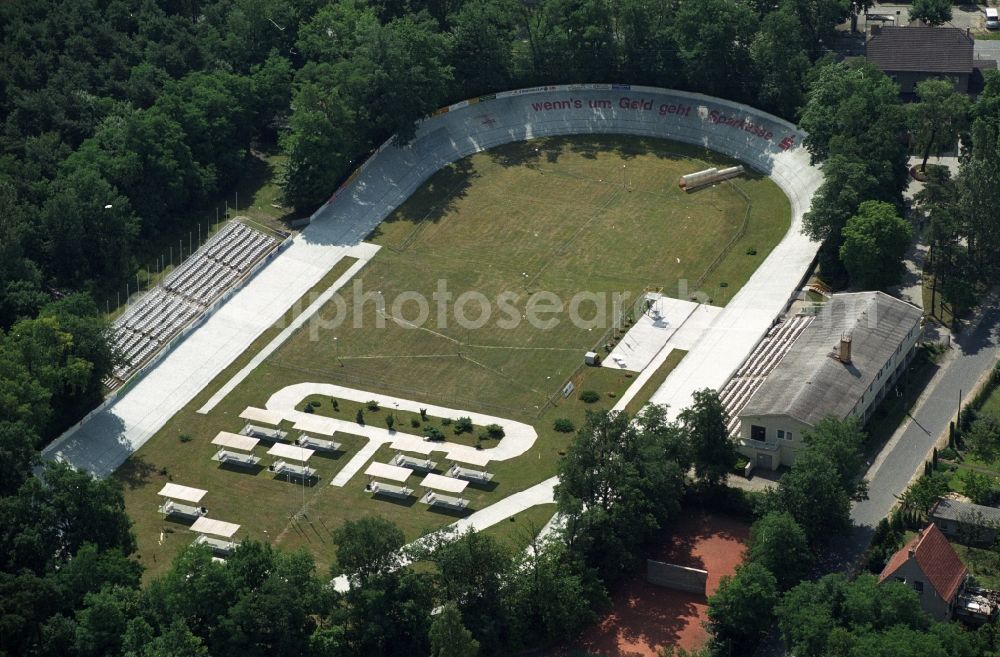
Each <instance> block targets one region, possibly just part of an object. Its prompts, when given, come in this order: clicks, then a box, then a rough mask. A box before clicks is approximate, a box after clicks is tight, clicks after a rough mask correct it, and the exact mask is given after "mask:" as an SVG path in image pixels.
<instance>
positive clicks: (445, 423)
mask: <svg viewBox="0 0 1000 657" xmlns="http://www.w3.org/2000/svg"><path fill="white" fill-rule="evenodd" d="M421 417H423V418H424V419H425V420H426V419H427V416H426V415H423V414H421ZM441 424H442V425H443V426H448V425H449V424H451V418H450V417H445V418H441Z"/></svg>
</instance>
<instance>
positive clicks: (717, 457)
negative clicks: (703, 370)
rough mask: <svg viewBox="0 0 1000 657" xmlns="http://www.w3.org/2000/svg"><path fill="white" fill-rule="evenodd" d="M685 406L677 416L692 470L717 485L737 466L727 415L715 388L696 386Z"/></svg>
mask: <svg viewBox="0 0 1000 657" xmlns="http://www.w3.org/2000/svg"><path fill="white" fill-rule="evenodd" d="M693 397H694V399H693V402H692V404H691V406H689V407H688V408H685V409H684V410H683V411H681V413H680V415H679V416H678V417H679V419H680V422H681V425H682V426H683V427H684V429H685V431H687V434H688V438H689V440H690V441H691V449H692V455H693V457H694V470H695V474H697V475H698V478H699V479H701V480H702V481H704V482H706V483H708V484H710V485H713V486H717V485H719V484H721V483H722V482H723V481H724V480H725V478H726V476H727V475H728V474H729V473H730V472H731V471H732V469H733V468H735V467H736V460H737V458H738V454H737V452H736V443H735V442H734V441H733V439H732V438H730V436H729V427H728V424H729V416H728V415H727V414H726V409H725V407H724V406H723V405H722V400H721V399H720V398H719V393H718V392H716V391H715V390H711V389H708V388H706V389H704V390H697V391H695V393H694V396H693Z"/></svg>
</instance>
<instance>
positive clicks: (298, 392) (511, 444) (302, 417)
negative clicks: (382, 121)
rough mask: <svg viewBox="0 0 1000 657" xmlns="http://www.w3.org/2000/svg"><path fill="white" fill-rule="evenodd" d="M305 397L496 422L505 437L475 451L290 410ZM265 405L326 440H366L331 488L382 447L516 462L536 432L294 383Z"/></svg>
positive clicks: (415, 404) (403, 402) (347, 390)
mask: <svg viewBox="0 0 1000 657" xmlns="http://www.w3.org/2000/svg"><path fill="white" fill-rule="evenodd" d="M310 395H322V396H324V397H335V398H337V399H347V400H350V401H355V402H360V403H364V402H367V401H371V400H375V401H377V402H378V403H379V405H380V406H381V407H382V408H384V409H386V410H387V411H391V410H392V409H394V408H395V409H399V410H403V411H409V412H411V413H419V412H420V411H421V409H423V410H426V411H427V414H428V415H430V416H431V417H439V418H458V417H462V416H467V417H469V418H470V419H471V420H472V423H473V424H477V425H479V426H481V427H485V426H487V425H489V424H499V425H500V426H501V427H503V430H504V437H503V438H501V439H500V441H499V442H498V443H497V444H496V445H495V446H494V447H490V448H485V449H476V448H475V447H472V446H469V445H457V444H455V443H450V442H447V441H440V442H437V441H429V440H427V439H425V438H424V437H423V436H417V435H414V434H410V433H406V432H403V431H397V430H392V431H390V430H389V429H388V428H386V427H378V426H372V425H370V424H365V425H360V424H358V423H357V422H352V421H349V420H341V419H338V418H333V417H327V416H319V415H316V414H314V413H304V412H302V411H297V410H295V407H296V405H298V404H299V403H301V402H302V400H303V399H305V398H306V397H308V396H310ZM266 406H267V410H269V411H276V412H278V413H280V414H281V415H282V417H283V418H285V419H286V420H291V421H293V422H295V426H296V428H297V429H302V430H311V431H314V432H316V433H321V434H324V435H327V436H332V435H334V433H335V432H337V431H343V432H344V433H350V434H356V435H361V436H364V437H365V438H367V439H368V441H369V442H368V444H367V445H365V447H364V448H363V449H362V450H361V451H360V452H358V453H357V454H355V455H354V456H353V457H352V458H351V460H350V461H348V462H347V464H346V465H345V466H344V467H343V468H341V470H340V472H338V473H337V475H336V476H335V477H334V478H333V480H332V481H331V482H330V484H331V485H332V486H344V485H346V484H347V482H348V481H350V480H351V478H352V477H354V475H355V474H357V472H358V471H359V470H360V469H361V468H362V467H364V465H365V463H367V462H368V460H369V459H371V457H372V456H373V455H374V454H375V452H376V451H378V448H379V447H381V446H382V445H390V446H391V447H393V448H394V449H399V450H403V451H407V452H416V453H419V454H430V453H431V452H445V456H446V458H448V459H450V460H453V461H461V462H464V463H470V462H471V463H475V462H477V461H479V460H480V459H482V458H484V457H485V458H488V459H489V460H490V461H506V460H509V459H513V458H517V457H518V456H521V455H522V454H524V453H525V452H526V451H528V450H529V449H531V446H532V445H534V444H535V441H536V440H537V439H538V433H537V432H536V431H535V429H534V427H532V426H531V425H529V424H525V423H523V422H516V421H514V420H507V419H504V418H500V417H494V416H492V415H486V414H484V413H473V412H471V411H463V410H461V409H456V408H446V407H444V406H435V405H434V404H423V403H420V402H415V401H413V400H410V399H403V398H401V397H392V396H390V395H383V394H380V393H377V392H369V391H367V390H358V389H356V388H347V387H345V386H339V385H334V384H330V383H297V384H295V385H290V386H287V387H285V388H282V389H281V390H279V391H277V392H276V393H274V394H273V395H271V397H270V398H269V399H268V400H267V404H266Z"/></svg>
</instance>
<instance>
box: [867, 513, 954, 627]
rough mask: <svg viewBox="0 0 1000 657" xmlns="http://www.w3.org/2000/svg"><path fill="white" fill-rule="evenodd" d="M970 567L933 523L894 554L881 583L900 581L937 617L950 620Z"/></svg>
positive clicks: (880, 579) (925, 609)
mask: <svg viewBox="0 0 1000 657" xmlns="http://www.w3.org/2000/svg"><path fill="white" fill-rule="evenodd" d="M968 575H969V570H968V569H967V568H966V567H965V564H963V563H962V560H961V559H959V558H958V554H956V553H955V550H954V548H952V547H951V544H950V543H949V542H948V539H947V538H945V537H944V534H942V533H941V530H940V529H938V527H937V525H935V524H934V523H931V524H930V525H928V526H927V527H926V528H924V529H922V530H921V531H920V532H918V533H917V535H916V536H914V537H913V540H911V541H910V542H909V543H907V544H906V545H904V546H903V548H902V549H901V550H899V551H898V552H896V554H894V555H892V558H890V559H889V563H887V564H886V565H885V568H883V569H882V574H881V575H879V577H878V581H879V584H881V583H883V582H885V581H887V580H892V581H897V582H901V583H903V584H905V585H907V586H910V587H912V588H913V590H914V591H916V592H917V595H918V596H920V606H921V608H922V609H923V610H924V611H925V612H927V613H928V614H929V615H930V616H932V617H933V618H936V619H937V620H950V619H951V617H952V614H953V613H954V612H955V608H956V602H957V601H958V598H959V596H960V595H961V594H962V592H963V590H964V589H965V584H966V580H967V578H968Z"/></svg>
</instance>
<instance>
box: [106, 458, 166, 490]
mask: <svg viewBox="0 0 1000 657" xmlns="http://www.w3.org/2000/svg"><path fill="white" fill-rule="evenodd" d="M155 472H156V466H155V465H153V464H152V463H150V462H149V461H147V460H146V459H144V458H143V457H141V456H137V455H133V456H132V457H131V458H130V459H128V460H127V461H125V462H124V463H122V465H121V467H120V468H118V471H117V472H116V473H115V477H116V478H117V479H118V480H120V481H121V482H122V483H123V484H124V485H126V486H128V487H129V489H132V490H135V489H136V488H141V487H142V486H145V485H146V484H147V483H149V479H150V477H151V476H152V475H153V474H154V473H155Z"/></svg>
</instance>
